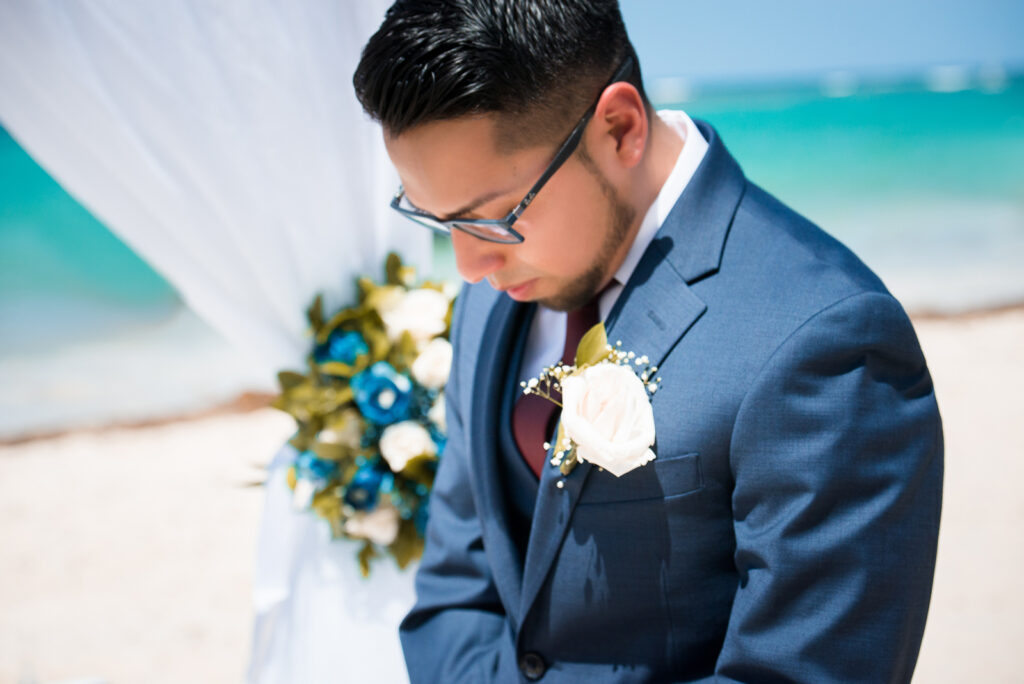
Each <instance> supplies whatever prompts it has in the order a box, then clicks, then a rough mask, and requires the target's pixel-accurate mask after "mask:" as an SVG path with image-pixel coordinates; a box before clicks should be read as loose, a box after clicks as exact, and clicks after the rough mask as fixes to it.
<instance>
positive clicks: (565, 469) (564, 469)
mask: <svg viewBox="0 0 1024 684" xmlns="http://www.w3.org/2000/svg"><path fill="white" fill-rule="evenodd" d="M578 463H579V459H578V458H576V449H570V450H569V453H567V454H566V455H565V458H563V459H562V462H561V463H560V464H559V465H558V469H559V470H560V471H561V473H562V474H563V475H568V474H569V473H571V472H572V469H573V468H575V467H576V464H578Z"/></svg>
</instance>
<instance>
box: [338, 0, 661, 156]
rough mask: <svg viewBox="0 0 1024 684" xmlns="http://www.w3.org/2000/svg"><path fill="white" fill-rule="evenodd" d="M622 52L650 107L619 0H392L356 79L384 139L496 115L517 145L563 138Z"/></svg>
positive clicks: (359, 94) (509, 143)
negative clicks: (434, 125) (417, 128)
mask: <svg viewBox="0 0 1024 684" xmlns="http://www.w3.org/2000/svg"><path fill="white" fill-rule="evenodd" d="M626 57H632V58H633V64H634V68H633V70H632V74H631V76H630V77H628V78H627V79H626V80H627V81H628V82H630V83H632V84H633V85H634V86H635V87H636V88H637V90H638V91H639V92H640V95H641V97H642V98H643V101H644V105H645V107H646V108H647V109H648V111H649V112H650V110H651V107H650V103H649V102H648V100H647V97H646V95H645V93H644V90H643V82H642V79H641V76H640V68H639V62H638V60H637V58H636V52H635V51H634V49H633V46H632V44H631V43H630V42H629V37H628V36H627V35H626V28H625V25H624V24H623V22H622V14H621V13H620V11H619V4H618V0H398V2H396V3H395V4H394V5H392V6H391V8H390V9H389V10H388V11H387V14H386V15H385V18H384V23H383V24H381V26H380V28H379V29H378V30H377V32H376V33H375V34H374V35H373V37H371V38H370V40H369V42H367V44H366V46H365V47H364V48H363V54H362V59H361V60H360V62H359V66H358V67H357V68H356V72H355V75H354V76H353V78H352V82H353V85H354V86H355V90H356V96H357V97H358V98H359V102H360V103H361V104H362V106H363V109H365V110H366V112H367V113H368V114H369V115H370V116H371V117H372V118H374V119H375V120H377V121H379V122H380V123H381V124H382V126H383V127H384V130H385V132H386V133H387V134H388V135H400V134H401V133H403V132H404V131H407V130H409V129H410V128H413V127H415V126H417V125H420V124H424V123H428V122H432V121H441V120H448V119H455V118H458V117H462V116H472V115H483V114H490V113H495V114H498V115H499V130H500V129H504V131H503V132H500V133H499V135H500V137H501V138H503V139H504V140H503V144H504V145H507V146H512V147H515V146H517V144H518V143H519V142H520V140H521V139H524V140H525V138H526V135H525V134H526V132H527V131H529V133H530V136H529V139H530V140H532V142H535V143H536V142H546V141H548V140H557V139H559V138H561V137H564V136H565V135H567V134H568V132H569V129H571V127H572V125H573V124H574V123H575V121H576V119H578V118H579V117H580V116H582V115H583V113H584V112H585V111H586V109H587V107H589V106H590V104H591V103H592V102H593V100H594V99H595V98H596V97H597V95H598V92H599V91H600V88H601V87H602V86H603V85H604V84H605V83H606V82H607V81H608V79H609V78H610V77H611V76H612V74H613V73H614V72H615V70H616V69H617V68H618V66H619V65H620V64H621V63H622V62H623V60H625V58H626Z"/></svg>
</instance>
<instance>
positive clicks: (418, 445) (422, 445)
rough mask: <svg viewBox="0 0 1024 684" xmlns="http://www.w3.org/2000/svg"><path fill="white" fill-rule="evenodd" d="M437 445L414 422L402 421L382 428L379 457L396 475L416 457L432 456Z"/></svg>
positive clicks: (424, 429) (423, 429) (425, 430)
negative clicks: (381, 457)
mask: <svg viewBox="0 0 1024 684" xmlns="http://www.w3.org/2000/svg"><path fill="white" fill-rule="evenodd" d="M436 453H437V445H436V444H434V440H433V439H431V438H430V433H429V432H427V429H426V428H424V427H423V426H422V425H420V424H419V423H417V422H416V421H414V420H403V421H402V422H401V423H395V424H394V425H389V426H387V427H386V428H384V432H383V433H382V434H381V436H380V455H381V456H383V457H384V460H385V461H387V462H388V466H390V468H391V470H392V471H394V472H396V473H398V472H401V471H402V469H403V468H405V466H406V465H407V464H408V463H409V461H410V460H412V459H414V458H416V457H417V456H433V455H435V454H436Z"/></svg>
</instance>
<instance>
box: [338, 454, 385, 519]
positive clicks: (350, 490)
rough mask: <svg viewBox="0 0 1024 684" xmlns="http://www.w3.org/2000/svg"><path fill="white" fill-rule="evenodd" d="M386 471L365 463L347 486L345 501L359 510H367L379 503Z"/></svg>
mask: <svg viewBox="0 0 1024 684" xmlns="http://www.w3.org/2000/svg"><path fill="white" fill-rule="evenodd" d="M383 479H384V471H382V470H380V469H379V468H376V467H374V466H372V465H364V466H362V467H361V468H359V470H357V471H356V474H355V475H353V476H352V481H351V482H349V483H348V487H346V488H345V503H347V504H348V505H349V506H351V507H352V508H354V509H356V510H357V511H365V510H369V509H371V508H373V507H374V506H376V505H377V493H378V492H379V491H380V488H381V482H382V480H383Z"/></svg>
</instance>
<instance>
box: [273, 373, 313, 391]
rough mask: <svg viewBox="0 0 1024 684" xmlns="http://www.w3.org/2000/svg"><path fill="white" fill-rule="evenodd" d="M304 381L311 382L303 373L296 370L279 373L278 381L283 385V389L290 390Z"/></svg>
mask: <svg viewBox="0 0 1024 684" xmlns="http://www.w3.org/2000/svg"><path fill="white" fill-rule="evenodd" d="M304 382H309V378H307V377H306V376H305V375H303V374H302V373H296V372H295V371H281V372H280V373H278V374H277V383H278V384H279V385H280V386H281V389H282V390H290V389H292V388H293V387H298V386H299V385H301V384H302V383H304Z"/></svg>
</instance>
